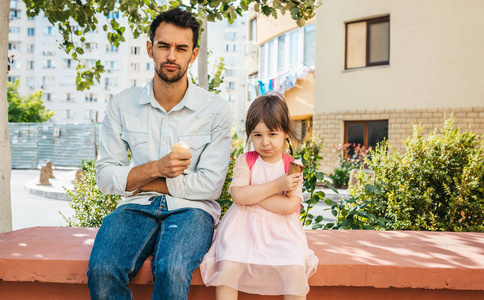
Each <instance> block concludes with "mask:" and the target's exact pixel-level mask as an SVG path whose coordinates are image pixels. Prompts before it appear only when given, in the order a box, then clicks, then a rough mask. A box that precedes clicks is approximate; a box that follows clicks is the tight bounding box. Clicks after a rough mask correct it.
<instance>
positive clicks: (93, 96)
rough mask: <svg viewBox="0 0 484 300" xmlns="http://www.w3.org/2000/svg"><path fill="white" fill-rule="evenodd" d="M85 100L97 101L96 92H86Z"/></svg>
mask: <svg viewBox="0 0 484 300" xmlns="http://www.w3.org/2000/svg"><path fill="white" fill-rule="evenodd" d="M85 100H86V102H97V94H94V93H87V94H86V95H85Z"/></svg>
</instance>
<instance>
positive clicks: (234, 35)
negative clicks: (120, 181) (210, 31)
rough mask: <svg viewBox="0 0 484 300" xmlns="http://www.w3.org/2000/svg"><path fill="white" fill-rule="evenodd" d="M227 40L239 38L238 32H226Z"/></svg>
mask: <svg viewBox="0 0 484 300" xmlns="http://www.w3.org/2000/svg"><path fill="white" fill-rule="evenodd" d="M225 39H226V40H236V39H237V32H226V33H225Z"/></svg>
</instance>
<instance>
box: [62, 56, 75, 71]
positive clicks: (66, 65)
mask: <svg viewBox="0 0 484 300" xmlns="http://www.w3.org/2000/svg"><path fill="white" fill-rule="evenodd" d="M72 67H74V60H73V59H69V58H64V69H72Z"/></svg>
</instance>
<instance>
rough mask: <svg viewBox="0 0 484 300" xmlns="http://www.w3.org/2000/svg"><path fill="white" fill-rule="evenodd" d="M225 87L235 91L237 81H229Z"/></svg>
mask: <svg viewBox="0 0 484 300" xmlns="http://www.w3.org/2000/svg"><path fill="white" fill-rule="evenodd" d="M225 88H226V89H227V90H229V91H233V90H234V89H235V82H233V81H229V82H227V84H226V85H225Z"/></svg>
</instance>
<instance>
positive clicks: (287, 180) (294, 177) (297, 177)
mask: <svg viewBox="0 0 484 300" xmlns="http://www.w3.org/2000/svg"><path fill="white" fill-rule="evenodd" d="M301 181H302V173H294V174H291V175H287V174H283V175H282V176H281V177H279V178H277V179H276V182H277V184H278V185H279V187H280V191H281V192H289V191H293V190H295V189H296V188H297V186H298V184H299V183H300V182H301Z"/></svg>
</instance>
